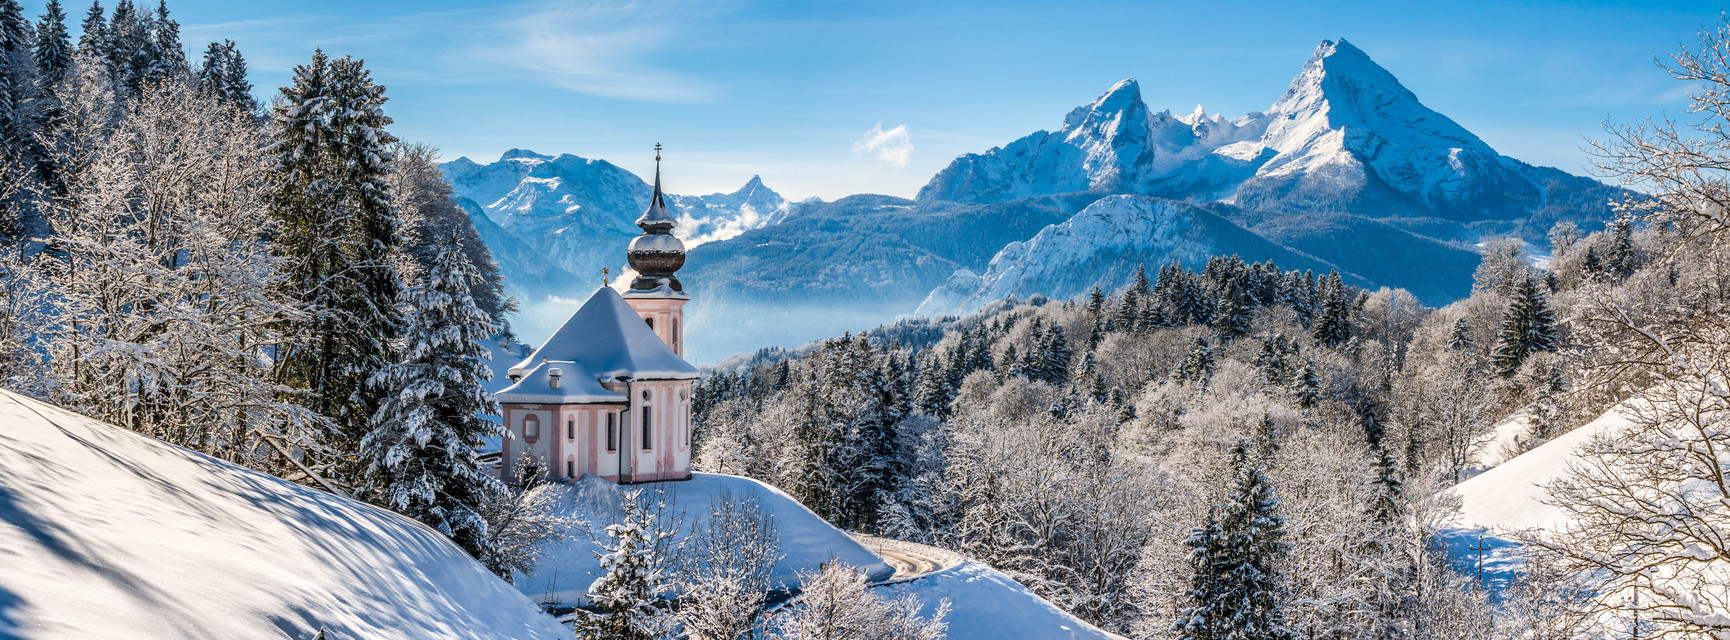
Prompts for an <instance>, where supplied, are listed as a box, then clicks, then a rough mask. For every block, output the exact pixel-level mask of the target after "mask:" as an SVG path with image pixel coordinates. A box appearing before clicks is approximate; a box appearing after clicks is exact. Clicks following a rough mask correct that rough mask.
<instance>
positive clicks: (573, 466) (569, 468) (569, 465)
mask: <svg viewBox="0 0 1730 640" xmlns="http://www.w3.org/2000/svg"><path fill="white" fill-rule="evenodd" d="M565 477H567V478H575V477H577V461H575V460H566V461H565Z"/></svg>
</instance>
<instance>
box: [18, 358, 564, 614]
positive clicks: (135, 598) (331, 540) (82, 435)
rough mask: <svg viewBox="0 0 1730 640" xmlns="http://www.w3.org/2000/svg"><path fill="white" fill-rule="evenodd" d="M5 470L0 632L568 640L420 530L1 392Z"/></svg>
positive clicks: (458, 553) (430, 532)
mask: <svg viewBox="0 0 1730 640" xmlns="http://www.w3.org/2000/svg"><path fill="white" fill-rule="evenodd" d="M0 471H3V473H0V637H5V638H28V639H36V638H44V639H47V638H67V639H82V638H213V639H214V638H220V639H223V640H226V639H229V638H294V639H297V640H299V639H304V638H311V637H312V636H313V635H315V634H316V633H317V632H318V630H319V629H321V628H323V629H326V630H328V636H327V637H329V638H332V639H333V640H334V639H338V638H342V639H350V638H368V639H384V638H404V639H416V640H418V639H421V638H499V639H506V638H569V637H570V632H569V631H568V630H565V629H563V628H562V627H561V626H560V625H559V624H557V623H556V622H554V621H553V619H552V618H550V617H548V616H546V615H544V614H542V613H541V612H540V611H539V610H538V609H537V608H536V607H535V606H534V605H533V604H531V603H530V602H529V600H528V599H527V598H525V597H523V596H522V595H521V594H519V593H517V592H516V591H515V590H513V589H512V588H511V587H510V585H508V584H506V583H505V582H504V581H502V580H499V579H498V578H496V577H494V576H493V575H492V574H490V573H488V572H487V571H486V570H485V569H483V568H481V566H480V565H479V564H477V563H475V562H474V561H473V560H471V559H469V557H468V556H467V555H465V554H464V553H463V552H462V551H461V550H459V549H457V547H456V546H455V545H453V544H451V543H450V542H449V541H448V540H446V539H445V538H444V537H443V536H441V535H439V534H438V533H437V532H435V531H433V530H431V529H428V528H426V527H425V526H423V525H421V524H420V523H417V522H415V521H413V520H409V519H408V518H404V517H402V516H398V515H396V514H394V513H390V512H387V511H383V510H381V509H377V508H374V507H371V506H368V505H364V504H361V503H359V502H356V501H353V500H349V499H347V498H342V497H339V496H335V495H332V494H329V493H325V492H323V491H318V490H314V489H309V488H306V487H303V486H300V485H295V484H292V483H288V482H285V481H282V480H278V479H276V478H272V477H269V476H266V475H263V474H260V473H257V472H254V471H249V470H246V469H242V468H240V467H236V466H234V465H231V464H228V463H225V462H220V461H217V460H214V459H212V458H209V457H206V456H203V455H200V454H196V453H192V452H190V451H187V450H185V449H181V448H178V447H174V446H170V445H167V444H163V443H162V442H159V441H157V440H153V439H151V438H147V437H144V436H141V435H138V434H135V433H132V432H130V431H126V430H124V429H120V428H118V427H114V426H110V425H107V424H102V423H100V422H97V421H95V420H91V419H89V418H85V417H82V416H78V415H76V414H72V413H68V412H65V411H62V410H59V409H54V408H51V407H49V406H47V405H44V404H41V403H38V402H35V401H32V400H27V399H23V398H21V397H19V396H17V395H14V394H12V393H10V392H4V391H0Z"/></svg>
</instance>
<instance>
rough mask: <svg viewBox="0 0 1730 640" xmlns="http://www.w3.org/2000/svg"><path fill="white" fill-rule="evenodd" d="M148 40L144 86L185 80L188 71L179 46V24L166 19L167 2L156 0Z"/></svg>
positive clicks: (183, 54)
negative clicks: (174, 79)
mask: <svg viewBox="0 0 1730 640" xmlns="http://www.w3.org/2000/svg"><path fill="white" fill-rule="evenodd" d="M149 38H150V41H149V47H148V51H149V52H150V53H149V56H148V60H147V61H146V65H147V66H146V67H145V68H144V82H145V84H147V85H154V84H159V83H161V82H162V81H164V80H166V79H168V78H185V77H186V76H187V74H188V73H189V71H190V70H189V69H188V68H187V65H186V48H185V47H183V46H182V45H181V44H180V23H179V22H176V21H175V20H174V19H173V18H170V17H168V0H157V3H156V15H155V16H154V17H153V18H151V20H150V34H149Z"/></svg>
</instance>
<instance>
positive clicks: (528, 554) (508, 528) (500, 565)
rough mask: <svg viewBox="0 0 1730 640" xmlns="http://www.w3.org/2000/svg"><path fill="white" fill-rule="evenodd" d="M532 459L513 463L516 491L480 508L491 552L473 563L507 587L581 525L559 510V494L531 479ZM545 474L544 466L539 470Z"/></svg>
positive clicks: (539, 478) (537, 478)
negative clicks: (506, 583)
mask: <svg viewBox="0 0 1730 640" xmlns="http://www.w3.org/2000/svg"><path fill="white" fill-rule="evenodd" d="M532 458H533V456H523V457H522V458H521V459H519V460H518V461H517V469H516V477H517V478H521V479H523V482H521V483H520V484H519V485H518V486H514V487H513V486H507V487H505V488H504V489H503V490H501V491H498V492H496V493H494V494H493V495H492V497H491V499H490V500H487V501H486V502H483V503H481V506H480V513H481V517H482V518H485V519H486V522H487V542H488V546H489V547H490V548H491V552H490V553H488V554H487V555H486V556H485V557H482V558H477V559H478V560H480V562H481V564H482V565H485V566H486V568H487V569H488V570H490V571H492V572H493V573H495V574H498V576H499V577H501V578H504V579H505V581H506V582H510V581H511V579H512V577H513V573H527V572H528V571H529V570H530V569H533V568H534V567H535V565H537V564H539V563H540V561H541V559H542V558H544V557H546V555H547V553H548V551H550V550H551V548H552V547H553V545H556V544H558V543H559V542H563V541H565V540H568V539H570V538H571V537H573V536H575V535H576V534H577V533H578V532H579V531H582V530H583V529H584V526H585V523H584V522H583V521H582V520H580V519H578V518H575V517H573V516H570V515H568V514H569V510H567V509H564V508H562V507H563V506H564V505H563V502H562V500H561V499H560V498H561V495H562V491H561V489H560V487H559V486H558V485H555V484H551V483H549V482H547V481H546V478H545V476H544V475H541V476H535V477H530V474H531V473H532V472H531V471H530V467H531V465H534V464H535V463H533V462H531V459H532ZM539 468H544V466H542V467H539Z"/></svg>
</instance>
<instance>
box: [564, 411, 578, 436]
mask: <svg viewBox="0 0 1730 640" xmlns="http://www.w3.org/2000/svg"><path fill="white" fill-rule="evenodd" d="M565 439H566V440H576V439H577V417H576V416H566V417H565Z"/></svg>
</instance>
